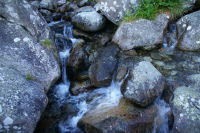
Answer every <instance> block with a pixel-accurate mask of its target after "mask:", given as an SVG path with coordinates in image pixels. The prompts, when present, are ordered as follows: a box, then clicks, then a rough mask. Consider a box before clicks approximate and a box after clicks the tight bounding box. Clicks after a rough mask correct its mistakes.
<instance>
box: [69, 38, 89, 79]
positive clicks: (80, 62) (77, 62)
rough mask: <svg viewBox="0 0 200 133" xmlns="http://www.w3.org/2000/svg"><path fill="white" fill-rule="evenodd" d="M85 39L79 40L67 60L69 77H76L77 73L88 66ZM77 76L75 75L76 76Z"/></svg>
mask: <svg viewBox="0 0 200 133" xmlns="http://www.w3.org/2000/svg"><path fill="white" fill-rule="evenodd" d="M83 42H84V41H83V40H80V41H77V43H76V44H75V46H74V48H73V49H72V51H71V53H70V56H69V59H68V61H67V68H68V70H67V71H68V75H69V78H71V79H74V78H75V77H76V75H77V74H78V73H79V72H80V71H82V70H84V68H85V66H86V61H85V60H86V58H87V54H86V52H85V50H84V47H83ZM74 76H75V77H74Z"/></svg>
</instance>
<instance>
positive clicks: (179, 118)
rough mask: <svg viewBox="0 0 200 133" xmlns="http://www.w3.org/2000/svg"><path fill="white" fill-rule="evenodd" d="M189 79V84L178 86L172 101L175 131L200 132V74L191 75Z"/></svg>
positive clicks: (183, 132)
mask: <svg viewBox="0 0 200 133" xmlns="http://www.w3.org/2000/svg"><path fill="white" fill-rule="evenodd" d="M187 80H188V82H189V85H188V86H180V87H177V88H176V89H175V91H174V99H173V100H172V102H171V107H172V111H173V115H174V126H173V132H174V133H189V132H190V133H199V132H200V127H199V125H200V89H199V88H200V74H194V75H190V76H188V78H187ZM188 82H187V83H188Z"/></svg>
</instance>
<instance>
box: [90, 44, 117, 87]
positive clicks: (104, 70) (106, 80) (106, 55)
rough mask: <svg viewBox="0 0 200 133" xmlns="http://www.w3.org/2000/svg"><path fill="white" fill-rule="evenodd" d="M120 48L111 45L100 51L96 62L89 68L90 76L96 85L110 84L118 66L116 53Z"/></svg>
mask: <svg viewBox="0 0 200 133" xmlns="http://www.w3.org/2000/svg"><path fill="white" fill-rule="evenodd" d="M118 51H119V49H118V48H117V47H116V46H115V45H113V44H112V45H109V46H107V47H105V48H102V49H100V50H99V51H98V56H97V59H96V60H95V62H94V63H93V64H92V65H91V66H90V68H89V78H90V80H91V82H92V85H94V86H96V87H105V86H109V85H110V83H111V81H112V74H113V72H114V70H115V67H116V66H117V59H116V55H117V53H118Z"/></svg>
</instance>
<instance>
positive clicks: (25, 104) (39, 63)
mask: <svg viewBox="0 0 200 133" xmlns="http://www.w3.org/2000/svg"><path fill="white" fill-rule="evenodd" d="M0 16H1V17H0V31H1V32H0V41H1V45H0V73H1V74H0V88H1V89H0V103H1V104H0V127H1V128H0V132H26V133H32V132H33V131H34V128H35V126H36V123H37V122H38V120H39V119H40V116H41V114H42V112H43V111H44V109H45V107H46V105H47V102H48V100H47V97H46V93H45V92H47V91H48V90H49V88H50V87H51V86H52V85H53V84H54V83H55V82H56V80H57V79H58V78H59V77H60V73H61V72H60V67H59V64H58V61H57V60H56V58H55V56H54V54H53V53H52V52H50V50H52V51H54V50H53V47H55V46H54V44H53V43H50V40H49V39H50V30H49V28H48V26H47V23H46V22H45V21H44V19H43V18H42V17H41V15H40V14H39V13H38V11H36V10H34V9H33V8H32V7H31V6H30V5H29V4H28V3H27V2H26V1H23V0H13V1H0ZM40 40H41V42H39V41H40ZM42 40H43V41H42Z"/></svg>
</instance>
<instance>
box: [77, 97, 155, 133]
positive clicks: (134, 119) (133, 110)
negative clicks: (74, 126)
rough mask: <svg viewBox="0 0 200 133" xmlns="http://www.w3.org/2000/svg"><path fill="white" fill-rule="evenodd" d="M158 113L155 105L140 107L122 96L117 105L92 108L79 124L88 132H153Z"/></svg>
mask: <svg viewBox="0 0 200 133" xmlns="http://www.w3.org/2000/svg"><path fill="white" fill-rule="evenodd" d="M156 113H157V108H156V107H155V106H150V107H148V108H146V109H144V108H138V107H135V106H134V105H132V104H131V103H129V102H127V101H126V100H125V99H123V98H122V99H121V101H120V103H119V105H118V106H116V107H107V108H103V109H102V108H97V109H93V110H91V111H90V112H88V113H87V114H86V115H85V116H84V117H83V118H82V119H81V120H80V121H79V123H78V126H79V127H80V128H81V129H82V130H83V131H84V132H86V133H151V132H152V130H153V124H154V118H155V116H156Z"/></svg>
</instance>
